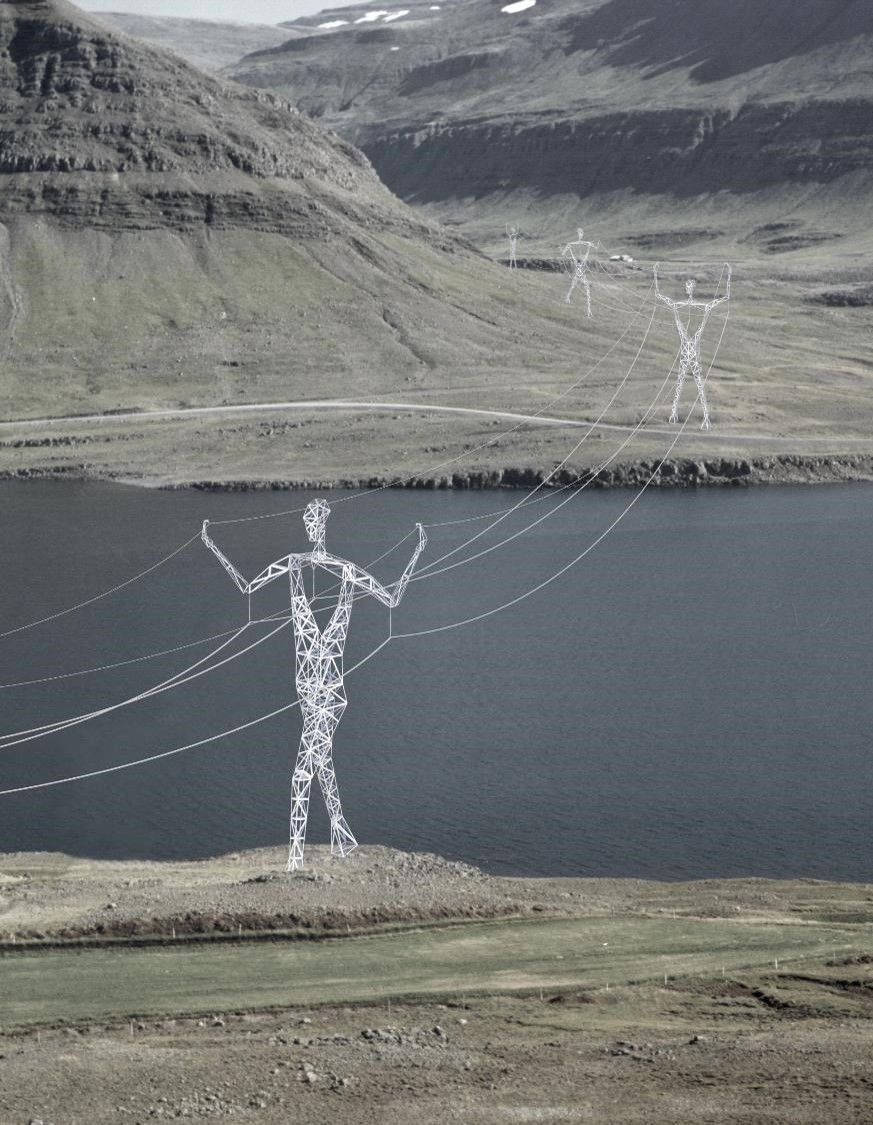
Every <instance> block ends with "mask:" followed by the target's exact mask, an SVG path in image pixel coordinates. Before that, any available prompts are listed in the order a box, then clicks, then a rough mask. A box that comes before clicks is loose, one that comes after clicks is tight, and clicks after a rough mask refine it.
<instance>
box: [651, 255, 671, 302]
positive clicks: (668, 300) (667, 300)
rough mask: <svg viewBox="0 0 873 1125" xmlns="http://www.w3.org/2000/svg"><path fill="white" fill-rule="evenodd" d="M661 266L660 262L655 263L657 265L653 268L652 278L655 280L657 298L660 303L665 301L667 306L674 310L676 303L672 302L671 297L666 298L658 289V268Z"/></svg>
mask: <svg viewBox="0 0 873 1125" xmlns="http://www.w3.org/2000/svg"><path fill="white" fill-rule="evenodd" d="M660 264H661V263H660V262H655V264H654V265H653V266H652V276H653V277H654V279H655V296H656V297H657V298H658V300H659V301H663V302H664V304H665V305H669V306H670V308H672V307H673V306H674V304H675V303H676V302H675V301H671V300H670V298H669V297H665V296H664V294H663V293H662V292H661V290H660V289H659V288H658V266H659V265H660Z"/></svg>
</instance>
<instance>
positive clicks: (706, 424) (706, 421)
mask: <svg viewBox="0 0 873 1125" xmlns="http://www.w3.org/2000/svg"><path fill="white" fill-rule="evenodd" d="M700 428H701V430H708V429H711V427H710V424H709V416H707V417H705V418H704V419H703V421H702V422H701V423H700Z"/></svg>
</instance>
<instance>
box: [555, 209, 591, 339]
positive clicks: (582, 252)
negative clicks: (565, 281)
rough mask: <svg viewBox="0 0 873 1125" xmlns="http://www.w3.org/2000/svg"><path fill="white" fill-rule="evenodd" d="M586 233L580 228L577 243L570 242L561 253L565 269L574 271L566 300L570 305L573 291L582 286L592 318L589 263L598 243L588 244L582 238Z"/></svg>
mask: <svg viewBox="0 0 873 1125" xmlns="http://www.w3.org/2000/svg"><path fill="white" fill-rule="evenodd" d="M584 234H585V231H584V230H583V229H582V228H581V227H579V234H578V238H577V239H576V241H575V242H568V243H567V245H566V246H565V247H564V249H563V250H562V251H561V261H562V262H563V263H564V266H565V268H566V269H567V271H568V272H569V271H570V270H572V271H573V272H572V276H571V278H570V288H569V289H568V290H567V296H566V298H565V300H566V302H567V304H568V305H569V304H570V298H571V297H572V296H573V290H574V289H575V288H576V286H577V285H581V286H582V288H583V289H584V290H585V306H586V308H587V310H588V316H589V318H590V317H591V315H592V313H591V279H590V278H589V276H588V271H589V269H590V266H591V263H590V262H589V261H588V255H589V254H590V253H591V251H592V250H594V249H595V248H596V246H597V243H596V242H587V241H586V240H585V239H584V238H583V237H582V236H583V235H584Z"/></svg>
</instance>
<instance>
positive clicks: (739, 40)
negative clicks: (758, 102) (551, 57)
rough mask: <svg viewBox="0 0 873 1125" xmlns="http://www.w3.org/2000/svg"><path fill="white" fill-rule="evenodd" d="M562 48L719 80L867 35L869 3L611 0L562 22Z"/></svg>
mask: <svg viewBox="0 0 873 1125" xmlns="http://www.w3.org/2000/svg"><path fill="white" fill-rule="evenodd" d="M563 27H564V30H567V31H570V32H571V39H570V42H569V43H568V45H567V48H566V50H567V53H568V54H572V53H573V52H575V51H590V50H597V49H603V50H605V51H606V61H607V62H608V63H610V64H611V65H613V66H637V67H645V68H647V69H650V70H651V71H652V73H651V75H650V76H651V77H654V76H655V75H657V74H662V73H664V72H665V71H668V70H673V69H676V68H678V67H683V68H684V67H689V68H691V72H690V76H691V78H693V79H694V80H696V81H698V82H718V81H721V80H722V79H725V78H731V77H734V76H736V75H738V74H744V73H746V72H747V71H750V70H754V69H755V68H757V67H760V66H766V65H767V64H769V63H776V62H780V61H782V60H784V59H789V58H792V57H794V56H797V55H804V54H807V53H809V52H810V51H813V50H815V49H817V48H819V47H825V46H828V45H831V44H834V43H841V42H844V41H846V40H849V39H854V38H856V37H858V36H860V35H873V5H871V4H870V2H869V0H770V3H766V4H763V3H761V0H730V2H729V3H725V0H610V2H608V3H606V4H604V6H603V7H601V8H598V9H597V10H596V11H594V12H592V13H591V14H590V15H584V16H581V17H580V16H573V17H571V18H569V19H568V20H566V21H565V22H564V24H563Z"/></svg>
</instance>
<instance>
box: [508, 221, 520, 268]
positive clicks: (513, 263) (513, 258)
mask: <svg viewBox="0 0 873 1125" xmlns="http://www.w3.org/2000/svg"><path fill="white" fill-rule="evenodd" d="M506 237H507V238H508V239H509V268H510V269H511V270H515V269H518V257H517V254H516V251H517V250H518V227H511V226H509V224H507V226H506Z"/></svg>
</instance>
